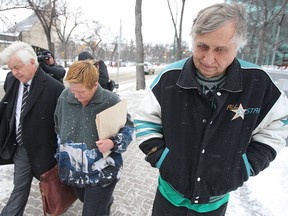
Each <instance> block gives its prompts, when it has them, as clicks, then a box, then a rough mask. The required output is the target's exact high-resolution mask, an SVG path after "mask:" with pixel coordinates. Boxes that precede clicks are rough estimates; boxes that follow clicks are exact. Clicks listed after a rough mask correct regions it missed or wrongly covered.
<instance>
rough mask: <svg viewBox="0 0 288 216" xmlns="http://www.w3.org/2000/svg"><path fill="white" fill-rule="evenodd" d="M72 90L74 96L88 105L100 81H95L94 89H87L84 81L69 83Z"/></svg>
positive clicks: (84, 104)
mask: <svg viewBox="0 0 288 216" xmlns="http://www.w3.org/2000/svg"><path fill="white" fill-rule="evenodd" d="M69 86H70V91H71V92H72V94H73V95H74V97H75V98H76V99H77V100H78V101H79V102H80V103H81V104H82V105H83V106H86V105H87V104H88V103H89V101H90V100H91V99H92V97H93V95H94V93H95V91H96V89H97V86H98V82H96V83H95V85H94V86H93V88H92V89H87V88H86V87H85V86H84V85H83V84H82V83H69Z"/></svg>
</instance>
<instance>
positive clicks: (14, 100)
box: [0, 42, 64, 216]
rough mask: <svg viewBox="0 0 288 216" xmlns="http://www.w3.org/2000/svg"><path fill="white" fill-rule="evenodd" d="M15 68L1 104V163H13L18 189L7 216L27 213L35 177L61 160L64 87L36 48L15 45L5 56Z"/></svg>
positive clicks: (0, 60) (5, 210)
mask: <svg viewBox="0 0 288 216" xmlns="http://www.w3.org/2000/svg"><path fill="white" fill-rule="evenodd" d="M0 63H1V64H7V65H8V66H9V68H10V69H11V72H10V73H8V75H7V77H6V80H5V84H4V90H5V95H4V97H3V98H2V100H1V103H0V156H1V157H0V163H2V164H3V163H7V162H11V161H13V162H14V164H15V166H14V180H13V183H14V188H13V191H12V193H11V195H10V199H9V201H8V203H7V204H6V206H5V207H4V208H3V209H2V212H1V216H4V215H5V216H12V215H13V216H16V215H17V216H18V215H23V212H24V209H25V206H26V203H27V200H28V197H29V193H30V187H31V182H32V179H33V177H35V178H37V179H39V178H40V175H41V174H43V173H44V172H46V171H48V170H49V169H51V168H52V167H53V166H54V165H55V164H56V160H55V158H54V154H55V153H56V148H57V137H56V134H55V131H54V119H53V116H54V110H55V107H56V103H57V100H58V97H59V95H60V93H61V92H62V91H63V89H64V85H63V84H61V83H60V82H58V81H56V80H55V79H53V78H52V77H51V76H49V75H48V74H46V73H45V72H44V71H43V70H42V69H41V68H40V67H39V63H38V60H37V56H36V53H35V52H34V50H33V48H32V47H31V46H30V45H29V44H26V43H24V42H14V43H12V44H11V45H10V46H9V47H7V48H6V49H4V50H3V52H1V53H0Z"/></svg>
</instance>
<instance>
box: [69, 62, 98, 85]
mask: <svg viewBox="0 0 288 216" xmlns="http://www.w3.org/2000/svg"><path fill="white" fill-rule="evenodd" d="M98 80H99V71H98V69H97V68H96V67H95V66H94V62H93V61H92V60H88V61H76V62H74V63H73V64H72V65H71V66H70V68H69V70H68V73H67V76H66V78H65V81H67V82H68V83H80V84H83V85H84V86H85V87H86V88H87V89H92V88H93V86H95V83H96V82H98Z"/></svg>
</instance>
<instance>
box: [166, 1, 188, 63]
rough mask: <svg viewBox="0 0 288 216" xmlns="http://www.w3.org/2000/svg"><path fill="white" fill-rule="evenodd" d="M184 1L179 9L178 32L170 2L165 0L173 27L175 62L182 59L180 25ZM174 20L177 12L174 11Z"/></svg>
mask: <svg viewBox="0 0 288 216" xmlns="http://www.w3.org/2000/svg"><path fill="white" fill-rule="evenodd" d="M185 1H186V0H182V7H181V14H180V22H179V31H178V29H177V22H176V21H175V18H174V15H173V13H172V9H171V5H170V1H169V0H167V4H168V7H169V11H170V15H171V18H172V22H173V26H174V32H175V35H174V37H175V38H174V39H175V40H176V53H175V54H176V58H175V60H180V59H181V58H182V23H183V15H184V8H185ZM175 3H176V4H177V1H176V0H175ZM176 10H178V7H176ZM176 20H177V11H176Z"/></svg>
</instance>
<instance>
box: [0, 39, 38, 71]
mask: <svg viewBox="0 0 288 216" xmlns="http://www.w3.org/2000/svg"><path fill="white" fill-rule="evenodd" d="M14 54H16V55H17V57H18V59H19V60H20V61H21V62H22V63H23V64H28V63H29V61H30V59H34V60H35V65H36V66H38V65H39V63H38V60H37V55H36V52H35V51H34V49H33V47H32V46H31V45H29V44H27V43H24V42H22V41H16V42H13V43H12V44H11V45H9V46H8V47H6V48H5V49H4V50H3V51H2V52H1V53H0V64H7V63H8V61H9V59H10V57H11V56H12V55H14Z"/></svg>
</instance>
